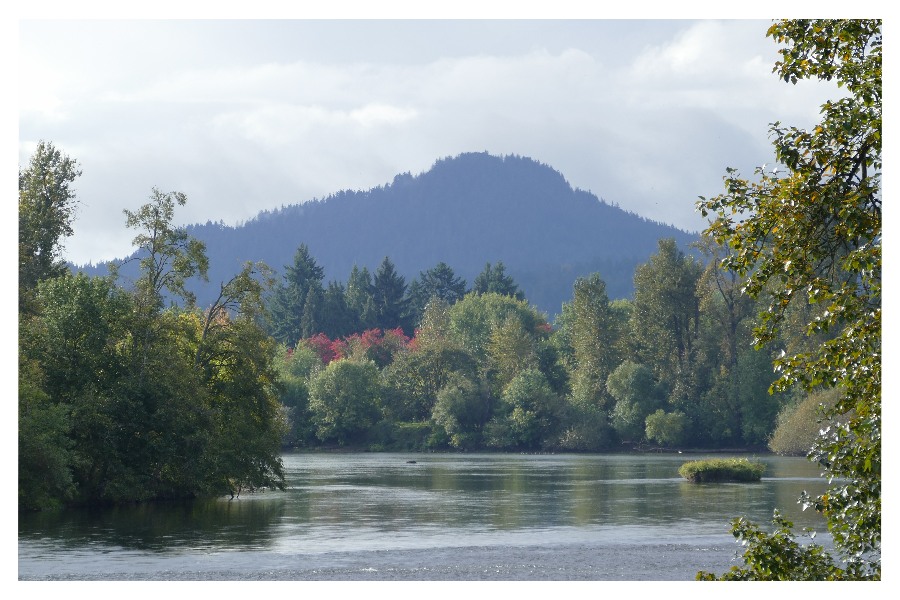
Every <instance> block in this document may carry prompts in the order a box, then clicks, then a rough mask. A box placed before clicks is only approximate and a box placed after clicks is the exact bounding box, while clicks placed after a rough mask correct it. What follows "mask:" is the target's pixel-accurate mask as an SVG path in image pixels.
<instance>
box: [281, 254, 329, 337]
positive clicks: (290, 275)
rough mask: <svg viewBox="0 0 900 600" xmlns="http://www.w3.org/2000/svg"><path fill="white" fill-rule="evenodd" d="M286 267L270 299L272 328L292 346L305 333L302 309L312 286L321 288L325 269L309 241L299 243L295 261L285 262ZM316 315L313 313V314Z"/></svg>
mask: <svg viewBox="0 0 900 600" xmlns="http://www.w3.org/2000/svg"><path fill="white" fill-rule="evenodd" d="M284 269H285V272H284V275H283V276H282V282H281V283H280V284H279V285H278V286H277V287H276V288H275V291H274V294H273V295H272V297H271V298H270V299H269V313H270V315H269V319H270V320H269V332H270V333H271V334H272V337H274V338H275V339H276V340H277V341H279V342H281V343H282V344H287V345H288V346H293V345H295V344H296V343H297V341H298V340H299V339H300V338H302V337H304V336H303V325H302V320H303V309H304V306H305V304H306V300H307V298H308V296H309V290H310V288H311V287H317V288H318V289H319V290H321V287H322V279H323V277H324V276H325V270H324V269H323V268H322V267H320V266H319V265H318V264H317V263H316V259H315V258H313V257H312V255H311V254H310V253H309V248H308V247H307V246H306V244H300V246H299V247H298V248H297V252H295V253H294V262H293V264H291V265H285V267H284ZM314 295H315V294H314ZM316 316H317V315H313V314H311V315H310V318H311V319H314V318H315V317H316ZM313 333H318V332H313Z"/></svg>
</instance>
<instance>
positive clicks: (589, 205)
mask: <svg viewBox="0 0 900 600" xmlns="http://www.w3.org/2000/svg"><path fill="white" fill-rule="evenodd" d="M187 192H188V193H189V190H188V191H187ZM187 229H188V233H189V234H190V235H191V236H193V237H195V238H197V239H199V240H202V241H203V242H205V244H206V247H207V254H208V256H209V259H210V273H209V284H207V285H205V286H204V285H202V284H200V283H195V284H194V286H195V291H196V293H197V300H198V303H199V304H200V305H201V306H203V305H205V304H207V303H209V302H211V301H212V299H214V297H215V294H216V293H217V292H218V285H219V283H220V282H221V281H227V280H228V279H229V278H230V276H231V274H233V273H234V272H236V271H237V270H238V269H239V267H240V264H241V263H243V262H244V261H247V260H252V261H263V262H265V263H266V264H268V265H269V266H270V267H272V268H273V269H275V271H276V273H277V274H278V275H279V278H280V274H281V273H282V271H283V269H284V266H285V265H288V264H290V262H291V259H292V256H293V255H294V253H295V252H296V250H297V248H298V246H299V245H300V244H306V245H307V246H308V247H309V249H310V253H311V255H312V256H313V257H314V258H315V260H316V261H317V263H318V264H319V265H321V266H322V267H323V268H324V272H325V280H326V281H328V280H336V281H346V278H347V276H348V274H349V273H350V271H351V269H352V268H353V266H354V265H357V266H359V267H360V268H361V267H367V268H368V269H369V270H370V271H374V270H375V268H377V266H378V265H379V263H380V262H381V261H382V259H383V258H384V257H385V256H388V257H390V258H391V260H392V261H393V263H394V264H395V265H396V267H397V271H398V272H399V273H400V274H401V275H403V276H404V277H405V278H406V281H407V282H409V281H412V280H413V279H414V278H415V277H416V276H418V274H419V273H420V272H422V271H425V270H427V269H429V268H431V267H434V266H435V265H436V264H437V263H439V262H444V263H446V264H448V265H450V266H451V267H452V268H453V270H454V271H455V273H456V274H457V275H459V276H460V277H462V278H463V279H465V280H466V282H467V283H468V284H469V285H470V286H471V284H472V281H473V279H474V278H475V276H476V275H477V274H478V273H479V272H481V271H482V270H483V269H484V266H485V264H486V263H488V262H491V263H494V262H497V261H502V262H503V263H504V264H505V265H506V268H507V272H508V273H509V274H510V275H511V276H512V277H513V278H514V279H515V281H516V282H517V283H518V284H519V286H520V288H521V289H522V290H523V291H524V293H525V295H526V297H527V298H528V299H529V301H530V302H532V303H533V304H535V305H536V306H537V307H539V308H540V309H541V310H544V311H546V312H547V313H548V314H549V315H550V316H551V317H552V316H553V315H554V314H556V313H558V312H559V310H560V307H561V304H562V303H563V302H564V301H567V300H569V299H570V298H571V293H572V285H573V283H574V281H575V279H576V278H578V277H581V276H585V275H588V274H590V273H593V272H598V273H600V275H601V276H602V277H603V279H604V280H605V281H606V282H607V285H608V290H609V295H610V297H611V298H624V297H629V296H630V295H631V293H632V290H633V282H632V278H633V275H634V269H635V267H636V266H637V265H638V264H640V263H642V262H644V261H646V260H647V258H648V257H649V256H650V255H651V254H653V253H654V252H655V251H656V248H657V241H658V240H659V239H662V238H674V239H675V240H676V242H677V244H678V245H679V246H680V247H682V248H686V247H687V245H688V244H689V243H690V242H692V241H693V240H694V239H695V236H694V235H692V234H689V233H687V232H684V231H681V230H678V229H676V228H674V227H671V226H668V225H664V224H661V223H656V222H653V221H650V220H647V219H644V218H641V217H639V216H637V215H635V214H633V213H629V212H626V211H624V210H622V209H620V208H618V207H616V206H613V205H611V204H608V203H606V202H604V201H602V200H600V199H598V198H597V197H596V196H595V195H593V194H591V193H589V192H586V191H583V190H578V189H573V188H572V187H571V186H570V185H569V183H568V182H567V181H566V180H565V178H564V177H563V175H562V174H560V173H559V172H558V171H555V170H554V169H552V168H551V167H549V166H547V165H544V164H541V163H539V162H537V161H535V160H532V159H530V158H525V157H519V156H504V157H498V156H492V155H489V154H487V153H467V154H461V155H459V156H456V157H452V158H444V159H441V160H438V161H437V162H436V163H435V164H434V165H433V166H432V168H431V169H430V170H428V171H426V172H424V173H421V174H419V175H416V176H413V175H411V174H409V173H403V174H399V175H397V176H396V177H395V178H394V180H393V181H392V182H391V183H389V184H386V185H384V186H379V187H376V188H373V189H370V190H368V191H341V192H337V193H335V194H332V195H330V196H328V197H327V198H324V199H318V200H312V201H308V202H303V203H298V204H293V205H289V206H284V207H282V208H280V209H277V210H273V211H263V212H261V213H260V214H259V215H258V216H257V217H255V218H254V219H252V220H250V221H248V222H246V223H243V224H241V225H238V226H234V227H231V226H225V225H222V224H215V223H206V224H205V225H193V226H190V227H188V228H187ZM101 269H102V270H104V271H105V268H102V267H101ZM86 270H91V269H86ZM123 274H124V275H127V274H128V272H127V270H126V269H123Z"/></svg>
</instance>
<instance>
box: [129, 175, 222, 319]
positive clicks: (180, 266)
mask: <svg viewBox="0 0 900 600" xmlns="http://www.w3.org/2000/svg"><path fill="white" fill-rule="evenodd" d="M186 203H187V196H185V195H184V194H183V193H181V192H165V193H164V192H161V191H159V190H158V189H156V188H153V190H152V192H151V194H150V202H148V203H147V204H144V205H143V206H141V207H140V208H139V209H138V210H137V211H136V212H132V211H130V210H128V209H126V210H125V211H124V213H125V217H126V221H125V222H126V225H127V226H128V227H129V228H132V229H137V230H138V231H140V233H138V234H137V235H136V236H135V237H134V239H133V240H132V244H133V245H134V246H135V247H136V248H137V253H136V257H137V258H138V260H139V261H140V267H141V275H140V277H139V278H138V280H137V281H136V282H135V292H136V294H137V300H138V306H139V307H142V308H143V310H144V311H146V312H148V313H152V312H155V311H158V310H160V309H161V308H162V307H163V303H164V297H163V292H169V293H170V294H172V295H174V296H176V297H178V298H181V299H182V300H184V301H185V303H186V304H187V305H188V306H192V305H193V304H194V300H195V297H194V294H193V293H191V292H189V291H188V290H187V288H186V287H185V285H186V283H187V281H188V279H190V278H191V277H194V276H198V277H200V278H202V279H203V280H204V281H205V280H206V272H207V270H208V268H209V261H208V259H207V258H206V246H205V244H204V243H203V242H201V241H199V240H197V239H194V238H192V237H191V236H189V235H188V233H187V230H186V229H185V228H183V227H175V226H174V225H173V223H172V222H173V220H174V218H175V205H176V204H177V205H178V206H184V205H185V204H186ZM129 260H130V259H129Z"/></svg>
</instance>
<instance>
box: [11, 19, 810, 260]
mask: <svg viewBox="0 0 900 600" xmlns="http://www.w3.org/2000/svg"><path fill="white" fill-rule="evenodd" d="M766 26H767V25H766V22H765V21H758V22H747V21H725V22H718V21H714V22H713V21H698V22H689V21H685V22H679V21H673V22H643V21H635V22H631V21H622V22H607V21H596V22H591V21H577V22H576V21H570V22H568V21H567V22H558V21H546V22H542V21H537V22H519V21H475V22H463V21H459V22H456V21H451V22H442V21H429V22H401V21H396V22H391V21H379V22H371V23H367V22H359V21H353V22H348V23H342V22H339V21H328V22H322V23H315V22H192V21H188V22H125V23H124V24H120V23H102V22H86V23H79V24H78V25H77V26H76V25H73V24H72V23H71V22H52V23H46V24H43V23H36V24H35V23H31V24H29V25H27V26H25V27H23V34H22V48H23V52H22V54H23V63H22V64H23V65H26V66H27V68H25V69H23V70H25V71H27V72H28V73H29V75H28V76H27V77H28V78H27V81H26V80H25V79H23V82H25V83H28V87H30V88H31V89H30V90H28V91H27V93H26V94H25V95H23V100H22V102H23V104H22V108H21V109H20V113H19V117H20V120H19V123H20V163H21V164H24V163H25V162H26V161H27V160H28V157H29V156H30V148H33V144H34V143H35V142H36V141H37V140H38V139H46V140H50V141H53V142H54V143H56V144H57V145H58V146H59V147H60V148H62V149H63V150H64V151H66V152H67V153H69V154H70V155H71V156H72V157H74V158H76V159H78V160H79V162H80V163H81V164H82V167H83V171H84V175H83V176H82V177H81V178H80V179H79V181H78V182H76V186H77V190H78V194H79V198H80V199H82V201H83V202H84V206H83V209H82V211H81V212H80V215H79V219H78V221H76V223H75V229H76V235H75V236H74V237H73V238H72V239H71V240H70V241H69V244H68V248H69V254H68V256H69V258H70V259H72V260H74V261H76V262H87V261H89V260H94V261H97V260H102V259H109V258H113V257H115V256H122V255H124V254H126V253H127V252H128V251H129V249H130V247H129V245H128V244H127V239H130V233H129V232H123V229H124V228H123V225H124V220H123V218H122V213H121V211H122V209H123V208H129V209H134V208H136V207H137V206H139V205H140V204H141V203H142V202H144V201H146V199H147V196H148V195H149V192H150V189H151V187H152V186H157V187H160V188H161V189H164V190H179V191H183V192H185V193H186V194H187V195H188V198H189V200H188V205H187V207H185V209H184V210H182V211H181V212H180V213H179V220H181V221H182V222H195V221H199V222H206V221H207V220H212V221H219V220H222V221H224V222H225V223H228V224H233V223H237V222H240V221H243V220H246V219H249V218H252V217H253V216H254V215H255V214H257V213H258V212H259V211H260V210H263V209H267V208H273V207H277V206H280V205H283V204H288V203H295V202H302V201H305V200H309V199H311V198H315V197H319V198H321V197H324V196H327V195H328V194H330V193H332V192H336V191H338V190H341V189H368V188H370V187H373V186H377V185H381V184H384V183H387V182H389V181H391V180H392V179H393V176H394V175H395V174H396V173H400V172H407V171H409V172H412V173H414V174H415V173H418V172H421V171H424V170H426V169H427V168H429V167H430V166H431V164H433V163H434V161H435V160H436V159H438V158H442V157H445V156H453V155H456V154H459V153H460V152H468V151H488V152H491V153H495V154H520V155H525V156H530V157H532V158H535V159H536V160H539V161H541V162H544V163H547V164H549V165H551V166H552V167H554V168H555V169H557V170H559V171H560V172H561V173H562V174H563V175H564V176H565V177H566V178H567V179H568V180H569V181H570V182H571V183H572V184H573V185H574V186H576V187H581V188H583V189H588V190H590V191H592V192H593V193H595V194H597V195H598V196H601V197H603V198H605V199H607V200H609V201H612V202H616V203H618V204H620V205H621V206H622V207H623V208H626V209H627V210H632V211H634V212H637V213H638V214H641V215H643V216H647V217H649V218H653V219H656V220H660V221H664V222H668V223H672V224H675V225H677V226H679V227H683V228H688V229H698V228H700V227H701V226H702V222H701V221H700V220H699V216H698V215H697V214H696V213H695V211H694V200H695V199H696V197H697V196H698V195H711V194H714V193H717V192H718V191H719V190H720V189H721V176H722V174H723V173H724V168H725V167H726V166H737V167H739V168H745V167H749V168H752V165H753V164H759V163H762V162H767V161H770V160H771V149H770V147H769V145H768V140H767V139H766V130H767V125H768V123H770V122H771V121H774V120H776V119H781V120H783V121H785V122H794V121H796V120H799V121H800V122H801V124H802V123H803V122H804V121H807V122H812V120H813V119H814V118H815V116H816V113H817V110H818V106H819V104H820V103H821V99H822V98H824V95H823V93H822V88H821V86H818V87H817V86H814V85H813V86H799V85H798V86H787V85H785V84H783V83H780V82H779V81H778V79H777V78H776V77H774V76H773V75H772V74H771V64H772V63H773V61H774V60H775V56H776V50H777V48H776V47H775V45H774V43H772V42H771V41H770V40H766V39H765V37H764V33H765V28H766ZM160 39H165V40H166V43H164V44H160V43H159V40H160ZM47 40H51V41H50V42H47ZM264 42H265V43H264ZM57 44H58V46H57ZM64 57H65V60H64V59H63V58H64ZM23 87H25V85H24V83H23ZM726 161H727V163H726ZM123 240H126V241H125V242H123ZM104 241H108V243H104Z"/></svg>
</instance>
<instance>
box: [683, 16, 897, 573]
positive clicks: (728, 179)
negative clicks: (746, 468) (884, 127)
mask: <svg viewBox="0 0 900 600" xmlns="http://www.w3.org/2000/svg"><path fill="white" fill-rule="evenodd" d="M767 36H769V37H771V38H773V39H774V40H775V41H776V42H778V43H781V44H785V47H784V48H782V49H780V50H779V52H780V54H781V58H780V59H779V60H778V61H777V62H776V64H775V67H774V69H773V71H774V72H775V73H777V74H778V75H779V77H781V78H782V79H783V80H784V81H786V82H791V83H794V84H796V83H797V82H798V81H801V80H804V79H811V78H817V79H819V80H825V81H835V82H836V83H837V85H838V86H839V87H843V88H845V89H846V91H847V94H846V95H845V96H844V97H842V98H840V99H839V100H835V101H828V102H826V103H825V104H824V105H822V109H821V115H822V118H821V120H820V121H819V123H818V124H817V125H815V126H814V127H813V128H812V130H809V131H807V130H803V129H799V128H796V127H788V126H783V125H782V124H781V123H777V122H776V123H774V124H773V125H772V126H771V128H770V131H771V135H772V138H773V145H774V148H775V157H776V160H777V161H778V162H779V164H780V165H781V166H783V167H784V168H785V169H786V173H785V174H784V176H779V175H778V172H777V168H778V167H776V169H772V170H770V171H767V170H765V168H764V167H761V168H759V169H757V170H756V180H755V181H752V182H751V181H749V180H747V179H743V178H742V177H741V176H740V174H739V173H738V172H737V171H736V170H735V169H728V171H727V174H726V176H725V189H726V191H725V192H724V193H723V194H721V195H719V196H716V197H715V198H710V199H706V198H702V197H701V198H700V200H699V202H698V208H699V209H700V211H701V213H702V214H703V215H704V216H707V215H713V216H714V219H712V220H711V222H710V225H709V227H708V229H707V233H708V234H709V235H711V236H713V237H714V238H715V240H716V241H717V242H718V243H719V244H722V245H727V246H728V247H730V248H731V249H732V250H733V253H732V254H731V255H730V256H729V257H727V258H726V259H725V263H724V264H725V266H726V267H727V268H729V269H733V270H735V271H736V272H737V273H739V274H740V275H742V276H745V277H746V278H747V284H746V287H745V289H746V291H747V293H748V294H750V295H751V296H752V297H758V298H764V299H765V300H766V304H767V306H766V309H765V310H764V311H763V312H762V313H760V316H759V324H758V326H757V328H756V330H755V334H756V341H757V344H758V345H763V344H766V343H769V342H771V341H774V340H776V339H777V334H778V331H779V327H780V326H781V325H782V324H783V322H784V319H785V314H786V311H787V310H788V308H789V307H790V306H791V305H792V304H797V303H809V304H811V305H813V306H814V307H816V308H817V310H816V313H815V314H814V315H813V317H812V318H811V319H810V320H809V321H808V323H807V331H808V332H809V333H810V334H813V335H817V334H820V333H822V332H830V334H831V336H832V337H830V338H829V339H827V340H826V341H824V342H822V343H820V344H818V345H817V346H816V347H814V348H812V349H811V350H809V351H801V352H799V353H796V354H787V353H784V354H783V355H782V356H780V357H779V358H777V359H776V360H775V366H776V368H777V369H778V371H779V375H780V379H779V380H778V381H777V382H776V384H775V385H774V389H778V390H786V389H789V388H791V387H792V386H802V387H804V388H806V389H808V390H814V389H819V388H837V389H839V390H840V397H839V398H838V400H837V401H836V402H835V404H834V406H833V407H832V408H830V409H828V411H827V413H826V416H827V417H828V418H830V419H831V420H832V424H831V426H828V427H824V428H823V429H822V432H821V434H820V435H819V437H818V439H817V441H816V443H815V445H814V446H813V448H812V449H811V452H810V458H812V459H814V460H816V461H818V462H819V463H820V464H822V465H823V466H824V467H825V472H826V475H828V476H829V478H835V479H829V480H830V481H832V485H831V487H830V488H829V489H828V491H826V492H825V493H823V494H821V495H820V496H818V497H816V498H809V497H806V496H804V497H803V498H802V500H803V501H804V502H805V503H806V505H808V506H812V507H814V508H815V509H816V510H818V511H820V512H821V513H822V514H823V515H824V516H825V519H826V522H827V525H828V530H829V531H830V533H831V535H832V538H833V540H834V553H835V554H836V556H837V557H838V560H833V559H832V558H831V556H830V555H829V553H827V552H825V551H824V550H822V549H821V547H818V546H815V547H814V548H813V549H812V550H810V551H807V552H805V553H803V554H802V556H800V557H799V559H796V560H794V558H795V557H796V556H797V553H796V543H795V542H794V541H793V533H792V532H791V526H790V523H787V522H784V521H783V519H782V520H779V517H778V515H776V526H777V527H778V529H777V531H776V532H775V533H773V534H766V533H765V532H761V531H760V530H759V529H758V528H757V527H756V526H752V525H748V524H746V523H744V522H736V523H735V525H734V529H733V533H734V535H735V536H737V537H738V538H739V539H743V540H745V542H746V543H747V548H748V549H747V551H746V553H745V555H744V559H745V565H744V566H743V567H734V568H733V569H732V570H731V571H730V572H729V573H726V574H725V575H724V576H723V577H724V578H728V579H765V578H785V579H790V578H797V579H799V578H831V579H880V578H881V242H882V230H881V169H882V161H881V53H882V32H881V21H880V20H782V21H776V22H775V23H774V24H773V25H772V26H771V27H770V28H769V30H768V32H767ZM788 558H791V560H790V561H789V560H788ZM763 559H765V560H763ZM769 559H772V560H774V561H780V562H779V564H780V565H781V567H780V568H779V569H778V570H774V569H773V567H772V562H771V561H770V560H769ZM838 565H841V566H838ZM698 577H706V578H711V577H712V576H711V575H709V574H702V573H701V574H699V575H698Z"/></svg>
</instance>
